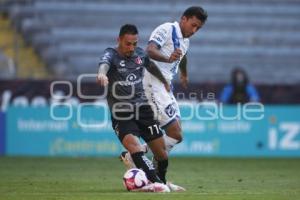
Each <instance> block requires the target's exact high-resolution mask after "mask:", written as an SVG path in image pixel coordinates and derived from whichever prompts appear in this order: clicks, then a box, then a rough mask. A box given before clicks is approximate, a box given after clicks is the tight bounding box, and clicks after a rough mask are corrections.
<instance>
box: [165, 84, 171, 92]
mask: <svg viewBox="0 0 300 200" xmlns="http://www.w3.org/2000/svg"><path fill="white" fill-rule="evenodd" d="M164 86H165V88H166V90H167V92H170V91H171V86H170V85H169V84H168V83H165V84H164Z"/></svg>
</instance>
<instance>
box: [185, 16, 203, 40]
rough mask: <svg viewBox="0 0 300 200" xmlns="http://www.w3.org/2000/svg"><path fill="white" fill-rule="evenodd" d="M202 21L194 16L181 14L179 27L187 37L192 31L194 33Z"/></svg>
mask: <svg viewBox="0 0 300 200" xmlns="http://www.w3.org/2000/svg"><path fill="white" fill-rule="evenodd" d="M202 25H203V23H202V22H201V21H200V20H199V19H198V18H197V17H196V16H193V17H190V18H187V17H185V16H183V17H182V18H181V23H180V28H181V32H182V35H183V37H184V38H189V37H191V36H192V35H194V33H196V32H197V31H198V30H199V29H200V28H201V27H202Z"/></svg>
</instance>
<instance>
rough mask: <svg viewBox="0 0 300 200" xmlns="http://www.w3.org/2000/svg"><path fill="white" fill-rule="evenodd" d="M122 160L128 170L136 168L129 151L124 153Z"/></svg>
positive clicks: (121, 156)
mask: <svg viewBox="0 0 300 200" xmlns="http://www.w3.org/2000/svg"><path fill="white" fill-rule="evenodd" d="M120 160H121V161H122V162H123V163H124V165H125V167H126V168H127V169H132V168H136V166H135V164H134V162H133V160H132V158H131V156H130V154H129V153H128V152H127V151H123V152H122V153H121V155H120Z"/></svg>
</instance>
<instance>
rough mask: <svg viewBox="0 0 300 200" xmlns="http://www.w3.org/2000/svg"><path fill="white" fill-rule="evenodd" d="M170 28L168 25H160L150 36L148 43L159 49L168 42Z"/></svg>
mask: <svg viewBox="0 0 300 200" xmlns="http://www.w3.org/2000/svg"><path fill="white" fill-rule="evenodd" d="M170 29H171V26H170V25H168V24H162V25H160V26H158V27H157V28H156V29H155V30H154V31H153V32H152V34H151V36H150V39H149V42H148V43H150V42H154V43H155V44H157V46H158V47H159V48H161V47H162V46H163V45H164V44H165V43H166V41H167V40H168V36H169V34H170Z"/></svg>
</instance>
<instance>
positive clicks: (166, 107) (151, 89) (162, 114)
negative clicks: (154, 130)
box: [143, 70, 180, 128]
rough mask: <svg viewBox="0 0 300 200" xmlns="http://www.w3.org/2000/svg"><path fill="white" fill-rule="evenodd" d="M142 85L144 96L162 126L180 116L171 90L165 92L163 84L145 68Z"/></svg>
mask: <svg viewBox="0 0 300 200" xmlns="http://www.w3.org/2000/svg"><path fill="white" fill-rule="evenodd" d="M143 85H144V90H145V94H146V97H147V99H148V101H149V103H150V104H151V106H152V109H153V111H154V113H156V114H157V117H158V121H159V124H160V126H161V127H162V128H165V127H166V126H167V125H169V124H170V123H172V122H173V121H175V120H176V119H177V118H180V110H179V107H178V104H177V101H176V99H175V97H174V95H173V93H172V91H170V92H167V90H166V88H165V86H164V84H163V83H162V82H161V81H159V80H158V79H157V78H156V77H154V76H153V75H152V74H150V73H149V72H148V71H147V70H145V77H144V79H143Z"/></svg>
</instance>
